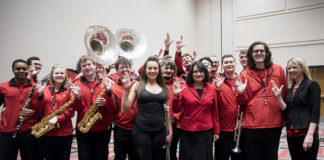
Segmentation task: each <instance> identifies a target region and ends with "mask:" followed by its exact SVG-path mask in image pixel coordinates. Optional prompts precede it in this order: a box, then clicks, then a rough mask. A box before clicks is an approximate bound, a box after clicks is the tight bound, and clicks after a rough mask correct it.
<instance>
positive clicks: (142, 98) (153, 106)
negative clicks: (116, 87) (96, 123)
mask: <svg viewBox="0 0 324 160" xmlns="http://www.w3.org/2000/svg"><path fill="white" fill-rule="evenodd" d="M143 72H144V73H143V74H142V77H141V80H140V81H139V82H136V84H134V85H133V86H132V87H130V86H131V82H130V78H129V75H123V78H122V79H123V80H122V83H123V87H124V93H123V98H122V102H121V106H122V111H123V112H127V111H128V110H129V109H130V107H131V106H132V104H133V103H134V101H135V100H137V102H138V114H137V117H136V123H135V126H134V128H133V131H132V138H133V143H134V146H135V149H136V152H137V155H138V157H139V159H141V160H158V159H161V160H162V159H165V149H163V148H164V145H165V143H166V142H167V143H168V144H169V145H170V143H171V139H172V129H171V120H170V116H169V115H168V118H169V120H168V122H169V124H168V130H169V135H168V136H167V135H166V128H165V126H164V122H165V118H164V117H165V116H164V104H169V103H168V97H169V93H168V87H167V86H166V85H165V84H164V82H163V78H162V74H161V67H160V64H159V62H158V59H157V58H156V57H149V58H148V59H147V60H146V61H145V63H144V70H143Z"/></svg>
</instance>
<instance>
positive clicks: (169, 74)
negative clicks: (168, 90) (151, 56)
mask: <svg viewBox="0 0 324 160" xmlns="http://www.w3.org/2000/svg"><path fill="white" fill-rule="evenodd" d="M161 72H162V77H163V79H164V80H165V81H170V80H172V78H173V76H174V73H175V70H174V68H172V66H171V65H164V66H163V67H162V68H161Z"/></svg>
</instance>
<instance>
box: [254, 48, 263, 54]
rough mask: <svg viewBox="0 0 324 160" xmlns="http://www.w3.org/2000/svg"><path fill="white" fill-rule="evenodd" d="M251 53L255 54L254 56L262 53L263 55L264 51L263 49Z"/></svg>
mask: <svg viewBox="0 0 324 160" xmlns="http://www.w3.org/2000/svg"><path fill="white" fill-rule="evenodd" d="M253 53H256V54H258V53H260V54H262V53H264V50H263V49H257V50H253Z"/></svg>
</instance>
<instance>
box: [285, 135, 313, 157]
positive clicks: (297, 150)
mask: <svg viewBox="0 0 324 160" xmlns="http://www.w3.org/2000/svg"><path fill="white" fill-rule="evenodd" d="M304 139H305V136H302V137H289V136H287V141H288V148H289V153H290V156H291V159H292V160H316V159H317V152H318V147H319V139H318V133H314V136H313V145H312V148H310V149H308V150H307V151H306V152H305V151H304V149H303V143H304Z"/></svg>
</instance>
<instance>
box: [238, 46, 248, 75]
mask: <svg viewBox="0 0 324 160" xmlns="http://www.w3.org/2000/svg"><path fill="white" fill-rule="evenodd" d="M239 58H240V63H241V65H242V67H243V70H244V69H246V68H247V67H248V65H247V49H244V50H240V53H239Z"/></svg>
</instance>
